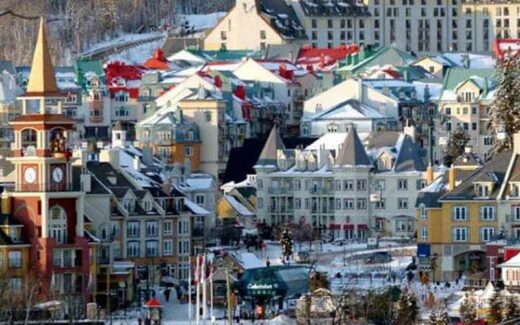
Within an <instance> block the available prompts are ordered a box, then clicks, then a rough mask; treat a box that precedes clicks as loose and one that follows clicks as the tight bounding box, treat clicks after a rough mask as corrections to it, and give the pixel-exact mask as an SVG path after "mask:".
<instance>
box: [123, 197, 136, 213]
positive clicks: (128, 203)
mask: <svg viewBox="0 0 520 325" xmlns="http://www.w3.org/2000/svg"><path fill="white" fill-rule="evenodd" d="M123 206H124V207H125V209H126V211H128V212H130V213H133V212H134V211H135V201H134V199H131V198H130V199H124V201H123Z"/></svg>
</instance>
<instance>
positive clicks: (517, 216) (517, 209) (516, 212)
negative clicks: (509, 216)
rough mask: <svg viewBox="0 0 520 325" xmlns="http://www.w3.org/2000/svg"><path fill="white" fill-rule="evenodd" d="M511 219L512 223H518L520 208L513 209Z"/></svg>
mask: <svg viewBox="0 0 520 325" xmlns="http://www.w3.org/2000/svg"><path fill="white" fill-rule="evenodd" d="M513 218H514V221H520V206H514V207H513Z"/></svg>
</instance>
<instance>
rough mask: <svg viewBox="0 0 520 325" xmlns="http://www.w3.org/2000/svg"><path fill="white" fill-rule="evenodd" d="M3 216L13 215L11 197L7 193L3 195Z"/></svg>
mask: <svg viewBox="0 0 520 325" xmlns="http://www.w3.org/2000/svg"><path fill="white" fill-rule="evenodd" d="M2 214H6V215H10V214H11V197H9V195H7V192H3V193H2Z"/></svg>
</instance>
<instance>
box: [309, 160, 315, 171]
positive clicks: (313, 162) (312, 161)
mask: <svg viewBox="0 0 520 325" xmlns="http://www.w3.org/2000/svg"><path fill="white" fill-rule="evenodd" d="M315 169H316V162H315V161H314V160H313V159H310V160H309V170H315Z"/></svg>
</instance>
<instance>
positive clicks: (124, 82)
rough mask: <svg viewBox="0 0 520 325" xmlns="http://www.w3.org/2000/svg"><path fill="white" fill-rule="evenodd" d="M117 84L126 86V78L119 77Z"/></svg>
mask: <svg viewBox="0 0 520 325" xmlns="http://www.w3.org/2000/svg"><path fill="white" fill-rule="evenodd" d="M117 85H118V86H119V87H125V86H126V80H125V79H123V78H120V79H119V80H117Z"/></svg>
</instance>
